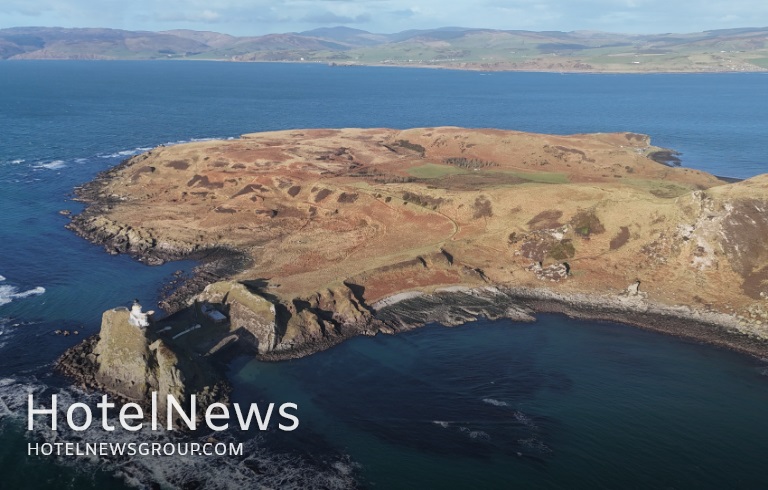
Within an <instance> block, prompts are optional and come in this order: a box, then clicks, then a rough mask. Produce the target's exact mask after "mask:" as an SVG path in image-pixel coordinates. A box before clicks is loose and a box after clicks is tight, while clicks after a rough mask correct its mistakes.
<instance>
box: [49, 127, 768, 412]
mask: <svg viewBox="0 0 768 490" xmlns="http://www.w3.org/2000/svg"><path fill="white" fill-rule="evenodd" d="M649 152H651V156H655V157H656V158H655V159H652V158H649V156H648V153H649ZM653 152H655V153H653ZM502 153H503V155H502ZM670 156H674V153H673V152H672V151H671V150H670V151H666V150H663V149H659V148H657V147H653V146H652V145H651V144H650V138H649V137H648V136H645V135H639V134H635V133H606V134H603V133H601V134H595V135H573V136H552V135H538V134H528V133H520V132H514V131H502V130H466V129H462V128H414V129H410V130H388V129H378V130H367V129H355V128H351V129H323V130H295V131H294V130H288V131H280V132H274V133H259V134H251V135H244V136H243V137H242V138H240V139H238V140H227V141H211V142H200V143H194V144H187V145H178V146H173V147H158V148H155V149H153V150H150V151H148V152H146V153H143V154H141V155H136V156H134V157H131V158H129V159H128V160H126V161H125V162H123V163H121V164H120V165H118V166H117V167H114V168H112V169H110V170H108V171H105V172H103V173H101V174H100V175H99V176H98V177H97V178H96V179H95V180H93V181H92V182H90V183H88V184H86V185H84V186H82V187H80V188H78V189H77V190H76V196H77V199H78V200H80V201H83V202H85V203H87V206H86V208H85V210H84V211H82V212H81V213H80V214H78V215H76V216H71V217H70V222H69V224H68V225H67V227H68V228H69V229H70V230H72V231H74V232H75V233H77V234H78V235H79V236H81V237H83V238H85V239H87V240H88V241H90V242H93V243H96V244H99V245H101V246H103V247H104V249H105V250H106V251H107V252H108V253H110V254H129V255H131V256H132V257H134V258H136V259H137V260H139V261H141V262H143V263H145V264H148V265H157V264H162V263H164V262H167V261H174V260H182V259H186V260H196V261H198V262H199V264H200V265H198V266H197V267H195V269H194V270H193V271H192V274H191V275H190V276H189V277H185V276H184V275H183V274H181V273H179V274H177V275H176V276H175V278H174V280H173V281H172V283H171V284H169V285H167V286H166V287H165V289H164V294H165V295H166V296H167V297H166V298H165V299H163V300H162V302H161V307H162V308H163V309H164V310H165V311H166V312H168V313H169V315H168V316H166V317H163V318H159V319H157V320H156V321H155V322H154V323H151V324H150V325H149V326H148V328H146V330H142V332H143V333H142V334H138V335H137V333H136V330H137V329H136V328H134V327H131V326H130V325H128V322H129V319H128V317H127V316H125V315H124V314H123V313H121V312H119V311H117V310H110V311H109V312H106V313H105V317H104V319H103V321H102V330H101V333H100V336H99V338H97V339H96V340H89V341H88V342H90V343H91V344H93V345H92V346H91V348H90V350H88V345H89V344H88V342H86V343H85V344H83V347H82V348H80V350H77V349H78V348H77V347H76V348H75V349H74V350H73V351H72V352H70V353H67V354H65V355H64V356H63V357H62V360H61V362H60V366H61V369H62V370H63V371H65V372H67V373H68V374H70V375H74V376H75V377H76V378H78V379H79V380H80V381H81V382H85V383H86V384H88V385H89V386H92V387H95V388H98V389H105V390H111V391H113V392H114V391H116V392H118V394H119V393H121V392H122V394H123V395H127V396H126V398H128V399H136V398H140V397H141V396H143V395H142V393H146V392H147V390H149V389H155V388H159V389H171V388H172V389H173V390H175V391H176V392H177V393H180V394H190V393H194V390H197V389H203V388H205V387H208V389H209V391H210V389H211V386H212V385H213V384H215V383H217V382H218V380H214V379H208V378H206V377H205V376H203V374H204V373H203V372H201V370H202V371H207V370H208V369H207V367H203V368H201V366H208V365H209V363H213V364H217V363H218V364H221V363H225V362H226V361H227V360H228V359H230V358H231V354H232V352H238V353H240V352H245V353H247V354H248V355H252V356H254V357H255V358H258V359H261V360H263V361H280V360H285V359H294V358H299V357H304V356H308V355H311V354H313V353H315V352H318V351H322V350H325V349H329V348H331V347H333V346H335V345H337V344H339V343H340V342H343V341H344V340H346V339H349V338H351V337H354V336H358V335H376V334H378V333H383V334H395V333H398V332H404V331H408V330H412V329H414V328H418V327H420V326H422V325H426V324H429V323H438V324H442V325H445V326H454V325H461V324H464V323H467V322H471V321H475V320H477V319H480V318H488V319H492V320H493V319H502V318H509V319H512V320H514V321H527V322H530V321H535V315H536V314H537V313H560V314H565V315H568V316H571V317H574V318H580V319H588V320H598V321H611V322H619V323H623V324H629V325H633V326H637V327H641V328H645V329H649V330H654V331H658V332H663V333H666V334H671V335H675V336H678V337H681V338H687V339H690V340H694V341H697V342H707V343H711V344H715V345H719V346H722V347H726V348H729V349H733V350H736V351H739V352H742V353H746V354H750V355H756V356H760V357H768V304H767V303H765V300H766V299H768V267H766V266H765V264H766V263H767V262H766V257H768V248H766V247H765V244H764V241H762V240H761V237H763V236H765V234H766V233H767V232H768V218H766V217H765V216H766V215H765V212H766V211H765V210H766V209H768V207H766V206H768V198H767V197H766V196H768V194H766V193H767V192H768V176H757V177H754V178H752V179H748V180H746V181H743V182H739V183H734V184H726V183H724V182H723V181H722V180H719V179H717V178H716V177H714V176H711V175H708V174H705V173H702V172H699V171H696V170H691V169H684V168H679V167H676V166H675V165H671V166H670V165H669V163H670V162H668V161H667V160H668V157H670ZM661 157H664V158H661ZM659 159H661V160H664V161H665V162H666V163H667V165H659V164H658V163H659V162H658V160H659ZM435 162H441V163H435ZM542 166H545V168H546V169H547V171H546V172H542V170H541V168H540V167H542ZM521 171H522V172H521ZM617 203H620V205H617ZM627 209H632V213H631V215H627V213H626V210H627ZM640 280H642V281H644V282H643V289H642V290H640V289H639V285H640ZM628 284H629V287H627V285H628ZM625 288H626V289H625ZM123 317H124V318H123ZM116 332H121V333H116ZM115 339H118V340H117V341H116V340H115ZM121 339H122V340H121ZM129 340H130V342H129V344H130V345H128V346H127V347H126V348H123V347H121V346H120V345H119V344H120V343H121V342H123V341H125V342H128V341H129ZM94 342H95V343H94ZM235 346H236V347H237V348H236V349H234V347H235ZM137 359H138V360H139V361H137V362H134V361H136V360H137ZM122 360H127V361H130V362H131V363H132V364H130V369H128V368H126V369H123V367H125V366H124V365H123V361H122ZM152 363H154V364H152ZM182 364H184V366H185V367H183V368H181V367H179V366H181V365H182ZM146 365H153V366H160V365H162V367H161V368H160V367H153V368H147V366H146ZM186 371H189V373H193V374H195V373H196V374H197V379H198V381H196V382H190V380H192V379H193V378H194V377H195V376H191V375H190V376H188V374H189V373H186ZM78 372H81V375H78V374H77V373H78ZM89 372H95V373H96V375H97V376H96V375H94V376H95V377H94V379H95V382H94V381H93V380H91V379H90V377H89V376H90V374H89ZM113 375H114V376H113ZM110 376H113V377H114V378H115V379H114V380H111V378H110ZM119 376H123V377H128V378H130V379H132V380H133V381H134V382H135V385H136V386H142V387H144V388H142V389H143V390H144V391H142V390H138V391H137V390H136V389H134V388H132V387H129V386H126V385H121V384H120V383H119V382H118V381H116V380H117V379H118V378H119ZM219 379H221V378H220V376H219ZM161 380H165V381H162V382H161ZM105 381H106V382H105ZM166 381H167V382H166ZM161 385H162V386H161ZM163 386H164V387H165V388H162V387H163ZM127 392H130V393H127Z"/></svg>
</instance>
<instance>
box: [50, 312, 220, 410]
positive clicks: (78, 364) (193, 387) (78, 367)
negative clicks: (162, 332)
mask: <svg viewBox="0 0 768 490" xmlns="http://www.w3.org/2000/svg"><path fill="white" fill-rule="evenodd" d="M129 318H130V312H129V311H128V309H127V308H122V307H121V308H115V309H112V310H108V311H106V312H104V314H103V315H102V323H101V329H100V331H99V334H98V335H96V336H92V337H90V338H88V339H86V340H85V341H84V342H83V343H81V344H79V345H77V346H75V347H73V348H71V349H70V350H68V351H67V352H65V353H64V355H62V357H61V358H60V359H59V360H58V362H57V368H58V369H59V370H60V371H62V372H64V373H65V374H68V375H70V376H73V377H75V378H76V379H77V380H78V381H80V382H81V383H82V384H83V385H85V386H87V387H89V388H92V389H97V390H99V391H102V392H106V393H109V394H111V395H113V396H115V397H117V398H118V399H119V400H122V401H123V402H128V401H130V402H135V403H139V404H141V405H145V406H146V405H148V403H149V401H150V399H151V396H152V393H157V397H158V407H159V414H160V415H161V419H162V418H163V417H162V414H164V413H165V409H166V403H165V400H166V396H167V395H173V396H174V397H176V399H177V400H179V401H180V402H186V401H188V400H189V396H190V395H191V394H197V396H198V398H197V400H198V406H200V407H204V406H206V405H207V404H209V403H211V402H212V401H221V400H226V392H227V390H226V387H225V384H224V383H223V382H222V379H221V377H220V375H219V373H218V371H217V370H216V369H214V368H213V367H212V366H211V365H209V364H208V363H207V362H206V361H205V360H204V359H200V358H197V357H196V356H194V354H193V353H192V352H189V351H187V350H185V349H183V348H182V347H180V346H179V345H172V344H170V343H168V342H167V341H166V340H164V339H161V338H158V337H157V335H156V334H155V333H154V332H153V327H154V326H153V325H150V326H149V327H148V328H140V327H137V326H134V325H132V324H131V323H130V321H129Z"/></svg>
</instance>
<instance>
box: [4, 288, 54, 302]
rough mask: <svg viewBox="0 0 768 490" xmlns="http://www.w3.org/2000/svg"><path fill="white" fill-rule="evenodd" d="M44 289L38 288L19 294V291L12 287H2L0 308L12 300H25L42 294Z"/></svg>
mask: <svg viewBox="0 0 768 490" xmlns="http://www.w3.org/2000/svg"><path fill="white" fill-rule="evenodd" d="M44 293H45V288H44V287H42V286H38V287H36V288H33V289H30V290H28V291H22V292H19V290H18V289H17V288H15V287H13V286H8V285H2V286H0V306H2V305H7V304H8V303H10V302H11V301H13V300H14V299H21V298H27V297H29V296H36V295H38V294H44Z"/></svg>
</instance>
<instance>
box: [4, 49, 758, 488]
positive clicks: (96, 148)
mask: <svg viewBox="0 0 768 490" xmlns="http://www.w3.org/2000/svg"><path fill="white" fill-rule="evenodd" d="M439 125H453V126H465V127H496V128H506V129H515V130H523V131H533V132H544V133H558V134H571V133H584V132H611V131H633V132H639V133H646V134H649V135H651V137H652V141H653V144H655V145H658V146H662V147H668V148H672V149H675V150H677V151H680V152H681V153H682V156H681V158H682V161H683V165H684V166H688V167H693V168H698V169H702V170H706V171H708V172H712V173H714V174H717V175H721V176H728V177H737V178H747V177H750V176H753V175H756V174H759V173H764V172H768V151H766V150H767V149H768V147H766V134H765V131H766V128H767V127H768V75H765V74H706V75H663V74H659V75H576V74H536V73H480V72H462V71H449V70H419V69H400V68H372V67H371V68H364V67H350V68H341V67H337V68H332V67H328V66H325V65H310V64H235V63H215V62H140V61H136V62H75V61H66V62H57V61H34V62H33V61H30V62H2V63H0V488H41V489H59V488H73V489H80V488H94V489H95V488H127V487H144V486H150V485H151V484H152V483H153V482H155V483H159V484H160V486H161V487H163V488H174V487H178V488H243V487H246V488H247V487H254V486H255V485H257V484H258V483H263V484H267V485H269V486H273V487H290V486H293V487H296V488H312V487H315V488H349V487H355V486H360V487H365V488H427V487H431V488H471V487H474V488H534V487H535V488H590V489H591V488H680V489H683V488H712V489H715V488H718V489H719V488H768V473H766V472H765V470H764V468H765V459H766V457H768V439H766V436H767V435H768V417H765V407H766V406H768V362H766V361H764V360H758V359H753V358H749V357H745V356H741V355H737V354H734V353H732V352H728V351H724V350H721V349H717V348H713V347H711V346H706V345H699V344H696V343H691V342H685V341H681V340H679V339H675V338H672V337H667V336H661V335H659V334H655V333H650V332H646V331H642V330H638V329H634V328H630V327H626V326H622V325H617V324H611V323H598V322H583V321H576V320H570V319H567V318H565V317H561V316H555V315H542V316H540V317H539V320H538V322H536V323H534V324H517V323H514V322H510V321H498V322H487V321H479V322H476V323H474V324H470V325H465V326H462V327H457V328H451V329H448V328H444V327H441V326H438V325H433V326H429V327H426V328H424V329H420V330H416V331H413V332H410V333H406V334H402V335H398V336H394V337H389V336H378V337H375V338H357V339H353V340H351V341H348V342H345V343H344V344H342V345H340V346H338V347H335V348H333V349H331V350H329V351H326V352H322V353H319V354H316V355H313V356H311V357H309V358H305V359H301V360H297V361H290V362H283V363H276V364H265V363H259V362H255V361H253V360H250V359H246V358H239V359H236V360H235V361H233V362H232V364H231V366H230V375H231V377H232V379H233V381H234V387H235V390H234V393H233V397H234V399H235V401H240V402H242V403H250V402H260V401H273V402H276V403H282V402H286V401H289V402H295V403H298V405H299V417H300V420H301V426H300V428H299V429H298V430H297V431H295V432H292V433H282V432H272V433H267V434H246V435H242V434H226V435H224V436H222V437H225V438H226V437H230V438H233V439H238V440H244V441H245V442H246V447H247V449H248V450H247V454H246V456H245V458H227V459H223V458H218V459H217V458H204V459H200V458H197V459H193V458H181V457H176V458H166V459H157V458H154V459H152V458H145V459H141V458H133V459H123V460H113V461H104V460H101V461H100V460H88V461H86V460H84V459H77V458H59V459H54V458H50V457H48V458H46V457H31V458H29V457H27V456H26V447H27V442H29V441H32V440H35V441H38V440H56V439H55V438H59V439H58V440H73V438H74V437H75V436H77V437H85V438H86V439H87V438H88V437H90V438H92V439H94V440H103V437H102V438H101V439H99V437H100V436H103V434H100V432H99V431H98V430H94V431H90V432H89V435H87V436H84V435H83V434H79V435H75V434H68V433H67V432H66V431H60V432H59V433H58V434H55V435H54V434H52V433H51V432H50V431H38V432H27V431H25V430H24V427H25V421H24V418H25V416H26V397H27V394H28V393H34V394H36V395H37V396H48V395H50V394H51V393H58V394H60V396H61V397H62V399H63V400H70V401H80V400H82V399H87V398H88V396H89V395H87V394H83V393H81V392H79V391H78V390H77V389H76V388H73V387H71V386H69V383H68V382H67V380H65V379H62V378H60V377H59V376H57V375H56V374H54V373H53V372H52V363H53V361H54V360H55V358H56V357H57V356H58V355H59V354H61V353H62V352H63V351H64V350H65V349H66V348H67V347H70V346H72V345H74V344H75V343H77V342H78V341H80V340H81V339H82V338H84V337H85V336H87V335H90V334H93V333H95V332H97V331H98V327H99V320H100V316H101V313H102V311H104V310H105V309H108V308H111V307H114V306H119V305H127V304H129V303H130V301H132V300H133V299H134V298H138V299H140V300H141V301H142V303H143V304H145V306H148V307H150V308H151V307H152V305H153V304H154V303H156V302H157V299H158V295H159V293H160V289H161V287H162V285H163V284H164V283H167V282H168V281H170V280H171V279H172V277H173V274H174V272H176V271H179V270H180V271H183V272H189V271H190V270H191V268H192V267H193V266H194V264H193V263H191V262H177V263H172V264H166V265H164V266H161V267H148V266H144V265H142V264H140V263H138V262H136V261H134V260H132V259H130V258H128V257H124V256H111V255H108V254H107V253H105V252H104V251H103V249H102V248H100V247H98V246H95V245H91V244H89V243H87V242H85V241H84V240H82V239H80V238H78V237H76V236H75V235H74V234H72V233H71V232H69V231H67V230H65V229H64V225H65V224H66V222H67V218H66V217H65V216H62V215H61V214H59V211H61V210H63V209H68V210H71V211H73V212H77V211H78V210H79V209H81V205H80V204H78V203H76V202H73V201H72V200H71V198H72V190H73V188H74V187H75V186H77V185H78V184H81V183H84V182H87V181H89V180H90V179H92V178H93V177H94V176H95V175H96V174H97V173H98V172H100V171H102V170H105V169H107V168H109V167H111V166H113V165H115V164H117V163H119V162H120V161H122V160H123V159H125V158H127V157H129V156H131V155H134V154H137V153H139V152H141V151H145V150H147V149H150V148H152V147H154V146H157V145H160V144H166V145H167V144H174V143H179V142H184V141H192V140H197V139H205V138H230V137H237V136H238V135H240V134H243V133H248V132H256V131H267V130H278V129H288V128H310V127H312V128H316V127H395V128H408V127H419V126H439ZM57 329H66V330H69V331H72V332H74V331H77V332H78V335H74V334H73V335H70V336H68V337H64V336H59V335H55V334H54V331H55V330H57ZM115 437H118V438H122V439H123V440H141V437H143V436H142V435H131V434H118V435H116V436H115ZM145 437H149V436H145ZM153 437H155V436H153ZM157 437H160V438H170V437H172V436H171V435H161V436H157ZM191 437H197V436H191ZM201 437H205V436H204V435H202V436H201ZM131 438H134V439H131ZM136 438H138V439H136ZM244 459H245V461H244Z"/></svg>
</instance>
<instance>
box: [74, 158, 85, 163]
mask: <svg viewBox="0 0 768 490" xmlns="http://www.w3.org/2000/svg"><path fill="white" fill-rule="evenodd" d="M87 161H88V159H87V158H75V163H85V162H87Z"/></svg>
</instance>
